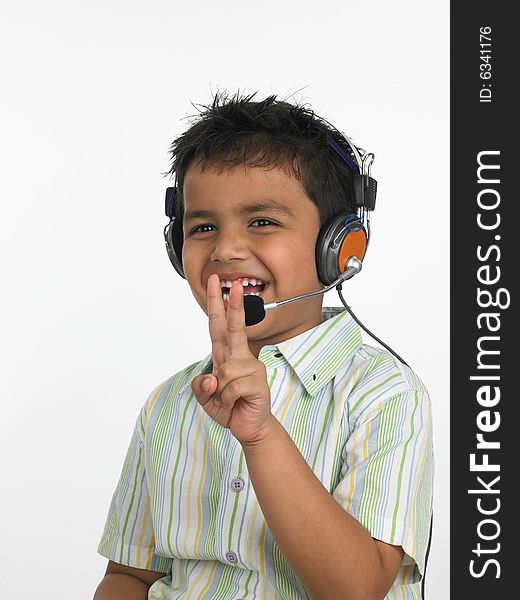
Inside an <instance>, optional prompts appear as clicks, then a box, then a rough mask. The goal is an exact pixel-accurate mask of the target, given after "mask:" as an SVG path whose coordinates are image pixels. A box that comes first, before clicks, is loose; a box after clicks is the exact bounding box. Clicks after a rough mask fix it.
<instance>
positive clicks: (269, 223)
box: [251, 219, 276, 227]
mask: <svg viewBox="0 0 520 600" xmlns="http://www.w3.org/2000/svg"><path fill="white" fill-rule="evenodd" d="M253 223H266V224H267V225H276V223H273V221H270V220H269V219H255V220H254V221H252V222H251V225H253ZM254 227H259V226H258V225H254ZM262 227H265V225H262Z"/></svg>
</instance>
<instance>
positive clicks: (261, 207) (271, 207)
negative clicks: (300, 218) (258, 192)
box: [184, 202, 295, 222]
mask: <svg viewBox="0 0 520 600" xmlns="http://www.w3.org/2000/svg"><path fill="white" fill-rule="evenodd" d="M262 211H271V212H275V213H279V214H282V215H286V216H288V217H294V216H295V214H294V213H293V212H292V210H290V209H289V208H287V206H283V205H282V204H278V203H277V202H257V203H256V204H248V205H247V206H241V207H240V208H239V211H238V212H240V213H242V214H249V213H254V212H262ZM214 216H215V213H214V212H213V211H211V210H188V211H187V212H186V213H185V215H184V221H185V222H186V221H192V220H193V219H197V218H210V217H214Z"/></svg>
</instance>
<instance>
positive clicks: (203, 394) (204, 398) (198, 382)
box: [191, 373, 218, 406]
mask: <svg viewBox="0 0 520 600" xmlns="http://www.w3.org/2000/svg"><path fill="white" fill-rule="evenodd" d="M208 380H209V381H208ZM206 381H208V383H209V385H207V386H206V385H205V382H206ZM203 384H204V386H205V387H206V388H207V389H205V387H204V386H203ZM217 385H218V381H217V378H216V377H214V376H213V375H208V374H207V373H206V374H203V375H197V376H196V377H194V378H193V380H192V382H191V389H192V391H193V393H194V394H195V398H197V402H198V403H199V404H200V405H201V406H204V405H205V404H206V402H208V400H209V399H210V398H211V396H212V395H213V394H214V393H215V391H216V389H217Z"/></svg>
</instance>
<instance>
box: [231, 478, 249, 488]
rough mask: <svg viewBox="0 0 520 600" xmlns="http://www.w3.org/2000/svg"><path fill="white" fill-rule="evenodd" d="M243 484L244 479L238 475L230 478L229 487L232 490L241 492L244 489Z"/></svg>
mask: <svg viewBox="0 0 520 600" xmlns="http://www.w3.org/2000/svg"><path fill="white" fill-rule="evenodd" d="M245 485H246V484H245V483H244V480H243V479H242V477H240V476H238V477H233V479H232V480H231V489H232V490H233V491H234V492H241V491H242V490H243V489H244V487H245Z"/></svg>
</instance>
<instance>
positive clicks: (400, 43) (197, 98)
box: [0, 0, 449, 600]
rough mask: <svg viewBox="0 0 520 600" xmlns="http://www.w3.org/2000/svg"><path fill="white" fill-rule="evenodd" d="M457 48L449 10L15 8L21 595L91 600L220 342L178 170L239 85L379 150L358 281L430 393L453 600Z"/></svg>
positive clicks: (10, 53)
mask: <svg viewBox="0 0 520 600" xmlns="http://www.w3.org/2000/svg"><path fill="white" fill-rule="evenodd" d="M448 46H449V3H448V2H447V1H442V2H435V3H434V2H431V3H423V2H421V3H418V2H413V1H411V0H409V1H405V0H394V1H393V2H385V1H384V0H378V1H372V2H363V3H359V2H356V3H354V2H345V1H344V0H341V1H339V0H338V1H329V2H318V1H314V2H312V1H309V0H290V1H288V0H285V1H283V2H280V1H277V0H263V2H261V3H260V2H249V3H245V2H238V1H227V2H224V1H222V2H214V1H213V2H210V1H201V0H199V1H198V2H172V1H170V2H163V1H155V2H153V1H152V2H150V1H149V2H146V3H145V2H141V3H138V2H130V1H126V2H122V1H116V0H104V1H102V2H101V1H99V0H91V1H89V2H76V1H70V0H69V1H67V2H65V1H63V2H58V1H56V0H47V1H46V2H36V1H34V0H33V1H27V2H23V1H19V2H10V3H9V2H7V3H6V2H5V0H4V2H3V3H2V5H1V8H0V57H1V58H0V61H1V63H2V64H1V70H0V72H1V83H0V85H1V86H2V91H1V94H0V103H1V111H0V120H1V121H0V132H1V134H0V170H1V184H0V186H1V187H0V199H1V219H0V227H1V240H0V243H1V252H0V269H1V270H0V276H1V287H2V292H1V295H0V305H1V310H0V319H1V322H0V325H1V334H0V336H1V337H0V339H1V345H0V353H1V354H0V360H1V363H0V364H1V369H2V376H1V384H0V385H1V389H0V398H1V400H0V401H1V403H2V405H1V407H0V408H1V414H2V416H1V423H2V425H1V436H0V461H1V463H0V464H1V466H0V469H1V471H0V481H1V486H2V492H1V495H0V532H1V537H2V544H1V545H0V596H1V597H2V598H14V597H23V598H25V597H29V595H32V594H36V595H37V596H38V598H41V599H45V600H46V599H49V600H51V599H52V600H60V599H70V598H91V597H92V595H93V593H94V590H95V588H96V586H97V585H98V583H99V581H100V580H101V578H102V577H103V574H104V571H105V567H106V562H107V561H106V559H104V558H102V557H101V556H99V555H98V554H97V553H96V549H97V544H98V541H99V538H100V536H101V532H102V528H103V525H104V521H105V518H106V515H107V511H108V507H109V504H110V500H111V497H112V493H113V491H114V488H115V485H116V483H117V479H118V477H119V474H120V472H121V468H122V464H123V459H124V456H125V453H126V449H127V447H128V443H129V441H130V436H131V433H132V429H133V426H134V423H135V419H136V417H137V414H138V412H139V410H140V408H141V406H142V405H143V404H144V401H145V400H146V397H147V395H148V394H149V393H150V391H151V390H152V389H153V388H154V387H155V386H156V385H158V384H159V383H160V382H162V381H164V380H165V379H166V378H168V377H169V376H170V375H172V374H173V373H175V372H176V371H178V370H180V369H182V368H183V367H185V366H186V365H188V364H190V363H191V362H194V361H197V360H200V359H201V358H202V357H204V356H205V355H206V354H207V353H208V352H209V335H208V332H207V321H206V317H205V315H204V313H203V312H202V311H201V309H200V308H199V306H198V305H197V304H196V302H195V300H194V298H193V296H192V294H191V292H190V289H189V287H188V285H187V283H186V282H185V281H184V280H182V279H181V278H180V277H179V276H178V275H177V274H176V273H175V271H174V269H173V268H172V266H171V265H170V262H169V260H168V257H167V254H166V251H165V248H164V241H163V228H164V226H165V224H166V223H167V219H166V217H165V215H164V189H165V187H166V186H167V185H168V184H170V182H169V180H167V179H166V178H164V177H163V176H162V175H161V174H162V173H164V172H165V171H167V170H168V168H169V162H168V148H169V146H170V144H171V142H172V140H173V138H174V137H175V136H177V135H179V134H180V133H182V132H183V131H184V130H185V129H186V127H187V126H188V122H187V121H186V120H183V119H185V117H186V116H188V115H194V114H196V112H197V111H196V110H195V109H194V107H193V106H192V105H191V102H194V103H202V104H205V103H208V102H210V101H211V99H212V97H213V95H214V93H215V92H216V91H217V90H229V91H231V92H234V91H236V90H238V89H240V91H243V92H247V93H251V92H254V91H257V90H258V95H257V97H258V98H259V99H260V98H263V97H265V96H266V95H268V94H271V93H274V94H278V95H279V96H280V97H285V98H286V99H289V100H290V99H291V98H292V99H294V100H297V101H303V102H306V103H309V104H310V105H312V107H313V108H314V109H315V110H316V112H317V113H318V114H319V115H321V116H323V117H325V118H326V119H327V120H329V121H330V122H332V123H333V124H334V125H335V126H336V127H338V128H339V129H341V130H343V131H345V132H346V133H348V134H349V135H350V136H352V137H353V138H354V140H355V141H356V143H357V144H358V145H360V146H361V147H363V148H365V149H366V150H368V151H372V152H374V153H375V155H376V160H375V162H374V165H373V171H372V174H373V175H374V177H375V178H376V179H377V180H378V182H379V190H378V203H377V207H376V211H375V212H374V213H373V215H372V242H371V247H370V251H369V253H368V254H367V258H366V260H365V263H364V267H363V272H362V273H361V274H360V275H358V276H357V277H356V278H354V279H353V280H352V281H351V282H350V283H349V284H346V285H345V286H344V288H343V290H344V295H345V297H346V298H347V300H348V301H349V303H350V305H351V306H352V308H353V310H354V312H356V314H357V316H358V317H359V318H360V319H361V320H362V321H363V322H364V323H365V324H366V325H367V326H368V327H369V329H371V330H372V331H373V332H374V333H376V335H378V336H379V337H381V338H382V339H383V340H385V341H386V342H387V343H388V344H390V345H391V346H392V347H393V348H394V349H395V350H396V351H397V352H398V353H399V354H401V356H403V358H404V359H405V360H406V361H407V362H408V363H410V365H411V366H412V367H413V368H414V369H415V370H416V372H417V373H418V374H419V376H420V377H421V378H422V379H423V381H424V382H425V384H426V385H427V387H428V389H429V391H430V394H431V398H432V404H433V411H434V428H435V452H436V486H435V508H434V514H435V530H434V535H433V542H432V550H431V554H430V561H429V564H428V575H427V598H428V600H445V599H446V598H448V597H449V590H448V585H449V578H448V566H449V539H448V532H449V513H448V500H449V463H448V458H449V427H448V426H449V422H448V414H449V397H448V391H449V388H448V383H449V345H448V344H449V337H448V335H449V313H448V300H449V288H448V285H449V283H448V282H449V264H448V260H449V257H448V247H449V214H448V213H449V193H448V190H449V143H448V142H449V89H448V82H449V54H448V52H449V48H448ZM324 305H325V306H331V305H336V306H339V305H341V302H340V300H339V297H338V296H337V294H336V292H335V291H333V292H328V293H327V294H326V296H325V300H324ZM365 341H366V342H368V343H374V342H373V341H372V340H371V339H370V338H368V336H366V339H365ZM73 590H74V591H73Z"/></svg>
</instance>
